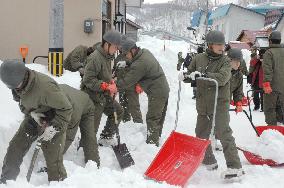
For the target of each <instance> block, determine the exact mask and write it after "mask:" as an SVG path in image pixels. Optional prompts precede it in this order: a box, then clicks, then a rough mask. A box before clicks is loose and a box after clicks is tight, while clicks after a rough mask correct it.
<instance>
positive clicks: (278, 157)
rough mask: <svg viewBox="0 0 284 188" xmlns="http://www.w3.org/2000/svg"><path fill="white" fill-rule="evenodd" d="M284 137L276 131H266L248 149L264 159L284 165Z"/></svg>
mask: <svg viewBox="0 0 284 188" xmlns="http://www.w3.org/2000/svg"><path fill="white" fill-rule="evenodd" d="M283 146H284V136H283V135H282V134H281V133H280V132H279V131H276V130H266V131H264V132H263V133H262V134H261V135H260V137H259V138H258V139H257V140H256V143H250V145H249V146H248V147H246V148H248V150H249V151H250V152H253V153H255V154H257V155H259V156H261V157H262V158H263V159H272V160H274V161H275V162H277V163H278V164H282V163H284V157H283V156H284V147H283Z"/></svg>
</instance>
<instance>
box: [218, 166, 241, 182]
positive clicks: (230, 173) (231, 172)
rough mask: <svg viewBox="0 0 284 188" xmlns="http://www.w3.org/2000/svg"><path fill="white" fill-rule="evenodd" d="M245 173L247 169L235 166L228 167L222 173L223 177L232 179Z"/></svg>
mask: <svg viewBox="0 0 284 188" xmlns="http://www.w3.org/2000/svg"><path fill="white" fill-rule="evenodd" d="M244 174H245V171H244V170H243V169H242V168H239V169H234V168H228V169H227V170H226V171H224V172H223V173H222V174H221V177H222V178H223V179H232V178H238V177H240V176H242V175H244Z"/></svg>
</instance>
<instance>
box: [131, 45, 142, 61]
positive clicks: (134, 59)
mask: <svg viewBox="0 0 284 188" xmlns="http://www.w3.org/2000/svg"><path fill="white" fill-rule="evenodd" d="M142 54H143V49H140V48H138V52H137V53H136V55H135V56H134V57H133V59H132V60H131V61H130V63H133V62H134V61H136V60H137V59H138V58H139V57H140V56H141V55H142Z"/></svg>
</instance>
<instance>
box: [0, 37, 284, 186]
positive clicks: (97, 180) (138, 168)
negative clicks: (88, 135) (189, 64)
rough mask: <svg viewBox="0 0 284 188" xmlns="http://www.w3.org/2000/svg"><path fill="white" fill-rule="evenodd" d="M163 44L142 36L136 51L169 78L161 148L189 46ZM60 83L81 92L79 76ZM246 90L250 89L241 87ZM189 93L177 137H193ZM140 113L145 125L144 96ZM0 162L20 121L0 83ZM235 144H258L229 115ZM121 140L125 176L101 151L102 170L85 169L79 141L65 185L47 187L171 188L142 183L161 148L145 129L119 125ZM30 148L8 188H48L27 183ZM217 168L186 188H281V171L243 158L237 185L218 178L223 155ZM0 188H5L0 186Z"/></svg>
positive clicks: (185, 91)
mask: <svg viewBox="0 0 284 188" xmlns="http://www.w3.org/2000/svg"><path fill="white" fill-rule="evenodd" d="M163 45H164V41H162V40H159V39H156V38H152V37H149V36H142V37H141V39H140V42H139V43H138V46H141V47H143V48H148V49H149V50H150V51H152V52H153V54H154V55H155V56H156V58H157V59H158V60H159V62H160V64H161V65H162V67H163V69H164V71H165V73H166V76H167V78H168V81H169V84H170V88H171V92H170V98H169V106H168V111H167V116H166V121H165V124H164V129H163V134H162V138H161V143H163V142H164V141H165V140H166V139H167V137H168V136H169V134H170V132H171V131H172V129H173V128H174V121H175V110H176V100H177V88H178V80H177V75H178V72H177V71H176V63H177V53H178V52H179V51H182V52H184V54H185V53H186V52H187V50H188V47H189V45H188V44H187V43H185V42H181V41H166V51H164V50H163ZM28 66H29V67H30V68H31V69H35V70H37V71H40V72H43V73H45V74H48V73H47V70H46V67H44V66H42V65H28ZM54 79H56V80H57V81H58V82H59V83H67V84H69V85H71V86H73V87H75V88H79V84H80V76H79V74H77V73H71V72H68V71H66V73H65V74H64V75H63V76H62V77H60V78H54ZM245 89H248V87H245ZM191 97H192V88H191V87H190V85H188V84H182V92H181V107H180V113H179V116H180V117H179V126H178V129H177V131H178V132H181V133H185V134H189V135H193V136H194V135H195V134H194V128H195V122H196V111H195V101H194V100H192V99H191ZM140 101H141V110H142V113H143V117H144V121H145V114H146V112H147V97H146V95H145V94H142V95H141V97H140ZM0 104H1V106H0V114H1V120H0V134H1V135H0V160H1V163H0V164H1V166H2V160H3V158H4V155H5V153H6V148H7V146H8V143H9V141H10V139H11V138H12V136H13V135H14V134H15V132H16V130H17V128H18V127H19V124H20V122H21V120H22V119H23V115H22V114H21V112H20V111H19V109H18V106H17V103H16V102H14V101H13V100H12V95H11V93H10V91H9V90H8V89H7V88H6V87H5V86H4V84H3V83H2V82H0ZM253 117H254V122H255V124H256V125H264V124H265V122H264V115H263V113H261V112H253ZM105 120H106V118H105V117H103V119H102V122H101V127H100V129H99V132H98V134H99V133H100V131H101V130H102V127H103V125H104V122H105ZM230 125H231V127H232V129H233V131H234V136H235V139H236V143H237V145H238V146H240V147H245V146H247V145H249V144H250V143H251V142H252V141H255V140H256V139H257V138H256V136H255V133H254V131H253V130H252V128H251V127H250V124H249V121H248V120H247V119H246V117H245V115H244V114H238V115H236V114H235V113H231V123H230ZM120 131H121V139H122V142H125V143H126V144H127V146H128V148H129V150H130V152H131V154H132V156H133V158H134V160H135V162H136V165H135V166H132V167H130V168H128V169H126V170H124V171H121V170H120V168H119V165H118V163H117V161H116V158H115V156H114V153H113V151H112V149H110V148H103V147H100V156H101V169H99V170H97V169H96V167H95V164H93V163H88V164H87V165H86V167H85V168H84V166H85V165H84V163H83V152H82V150H80V151H79V152H77V151H76V145H77V144H78V140H77V139H76V140H75V141H74V143H73V144H72V145H71V147H70V149H69V150H68V152H67V153H66V154H65V156H64V159H65V161H64V164H65V167H66V169H67V173H68V178H67V179H66V180H64V181H63V182H53V183H51V184H50V185H49V187H52V188H53V187H68V188H70V187H72V188H75V187H98V188H99V187H103V188H107V187H110V188H114V187H135V188H136V187H139V188H140V187H141V188H148V187H149V188H150V187H151V188H152V187H163V188H166V187H171V186H170V185H167V184H159V183H155V182H154V181H149V180H145V179H144V178H143V173H144V172H145V170H146V169H147V167H148V166H149V164H150V163H151V161H152V160H153V158H154V157H155V155H156V153H157V152H158V151H159V149H160V148H156V147H154V146H150V145H147V144H145V139H146V124H145V123H144V124H143V125H140V124H134V123H132V122H130V123H125V124H123V123H122V124H121V126H120ZM32 152H33V147H32V148H31V149H30V151H29V152H28V154H27V155H26V157H25V158H24V162H23V165H22V166H21V173H20V175H19V176H18V179H17V181H9V182H8V184H7V187H9V188H14V187H22V188H26V187H47V186H48V181H47V175H46V174H43V173H41V174H38V173H35V172H34V173H33V174H32V179H31V183H30V184H29V183H27V182H26V180H25V175H26V172H27V168H28V165H29V163H30V159H31V155H32ZM215 154H216V157H217V160H218V163H219V166H220V168H219V169H218V170H217V171H213V172H209V171H207V170H206V169H205V167H204V166H200V167H199V168H198V170H197V171H196V173H195V174H194V175H193V176H192V177H191V179H190V180H189V182H188V187H191V188H195V187H198V188H203V187H204V188H205V187H206V188H207V187H210V188H219V187H226V188H239V187H241V188H253V187H258V188H261V187H263V188H266V187H271V188H272V187H284V179H283V178H282V177H283V176H284V168H270V167H268V166H253V165H250V164H249V163H248V162H247V160H246V159H245V158H244V156H243V154H242V153H241V152H239V154H240V157H241V162H242V164H243V168H244V170H245V172H246V175H245V176H244V177H243V179H242V181H240V182H235V183H226V182H224V181H223V180H222V179H221V178H220V174H221V172H222V171H223V170H225V169H226V165H225V160H224V156H223V153H222V152H215ZM43 165H44V159H43V156H42V153H40V156H39V160H38V163H37V166H36V167H35V170H36V169H38V168H39V167H41V166H43ZM0 187H6V186H5V185H0Z"/></svg>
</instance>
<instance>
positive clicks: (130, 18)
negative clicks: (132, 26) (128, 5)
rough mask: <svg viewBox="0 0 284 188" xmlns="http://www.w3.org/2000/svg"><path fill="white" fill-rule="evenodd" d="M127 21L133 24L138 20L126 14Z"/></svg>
mask: <svg viewBox="0 0 284 188" xmlns="http://www.w3.org/2000/svg"><path fill="white" fill-rule="evenodd" d="M126 19H128V20H130V21H132V22H135V20H136V18H135V17H134V16H132V15H130V14H128V13H126Z"/></svg>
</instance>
